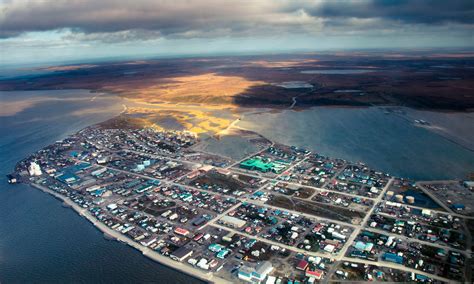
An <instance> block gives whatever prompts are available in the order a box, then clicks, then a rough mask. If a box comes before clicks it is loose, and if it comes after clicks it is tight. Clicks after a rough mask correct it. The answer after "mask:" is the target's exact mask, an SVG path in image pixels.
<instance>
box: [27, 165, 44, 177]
mask: <svg viewBox="0 0 474 284" xmlns="http://www.w3.org/2000/svg"><path fill="white" fill-rule="evenodd" d="M28 173H29V174H30V176H40V175H42V174H43V173H42V172H41V168H40V166H39V165H38V164H37V163H36V162H31V164H30V166H29V167H28Z"/></svg>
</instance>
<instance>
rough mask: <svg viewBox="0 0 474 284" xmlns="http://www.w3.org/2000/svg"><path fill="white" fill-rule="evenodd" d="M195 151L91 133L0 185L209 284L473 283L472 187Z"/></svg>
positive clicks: (266, 156)
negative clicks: (44, 200) (60, 205)
mask: <svg viewBox="0 0 474 284" xmlns="http://www.w3.org/2000/svg"><path fill="white" fill-rule="evenodd" d="M197 143H199V138H198V137H197V136H196V135H194V134H193V133H190V132H186V131H183V132H178V131H156V130H153V129H149V128H133V127H131V128H127V127H123V128H113V127H105V126H103V125H96V126H92V127H88V128H85V129H84V130H81V131H79V132H78V133H76V134H74V135H72V136H70V137H68V138H66V139H64V140H62V141H57V142H56V143H55V144H53V145H50V146H48V147H46V148H44V149H42V150H40V151H38V152H36V153H34V154H33V155H31V156H30V157H28V158H27V159H25V160H23V161H21V162H19V163H18V165H17V167H16V169H15V172H14V173H12V174H11V175H9V176H8V177H9V182H10V183H17V182H24V183H28V184H31V185H32V186H34V187H37V188H39V189H41V190H43V191H45V192H48V193H50V194H52V195H54V196H56V197H57V198H59V199H61V200H63V201H64V204H65V205H67V206H69V207H71V208H73V209H74V210H76V211H78V213H80V214H81V215H82V216H85V217H86V218H87V219H88V220H89V221H91V222H93V223H94V224H95V225H96V226H97V227H98V228H99V229H100V230H102V231H103V232H104V235H105V236H106V237H107V238H109V239H115V240H120V241H122V242H124V243H127V244H129V245H131V246H132V247H134V248H136V249H138V250H140V251H142V252H143V254H144V255H146V256H147V257H150V258H152V259H154V260H156V261H158V262H160V263H163V264H166V265H169V266H172V267H173V268H175V269H178V270H182V271H184V272H186V273H189V274H191V275H193V276H195V277H197V278H200V279H202V280H205V281H208V282H215V283H226V282H241V283H295V284H296V283H314V282H323V283H327V282H338V281H377V282H381V281H388V282H430V283H448V282H470V281H471V279H472V278H471V277H472V275H471V268H470V259H471V257H472V256H471V246H472V236H471V231H472V230H473V229H472V227H473V225H472V219H473V217H472V211H471V210H472V208H474V207H473V205H474V201H473V200H474V198H473V197H472V195H473V183H472V182H469V181H466V182H462V181H451V182H443V183H430V182H415V181H411V180H406V179H402V178H397V177H392V176H390V175H388V174H385V173H383V172H380V171H376V170H373V169H370V168H369V167H368V166H367V165H365V164H362V163H353V162H350V161H345V160H342V159H337V158H329V157H325V156H323V155H320V154H318V153H313V152H310V151H308V150H305V149H301V148H298V147H294V146H287V145H281V144H276V143H264V142H262V141H257V142H255V143H257V145H256V147H257V148H258V149H259V151H258V152H256V153H252V154H251V155H249V156H247V157H245V158H244V159H242V160H232V159H230V158H227V157H221V156H219V155H215V154H212V153H204V152H199V151H195V150H193V146H194V145H195V144H197ZM452 192H455V194H453V193H452ZM448 195H449V196H448ZM460 196H461V198H460Z"/></svg>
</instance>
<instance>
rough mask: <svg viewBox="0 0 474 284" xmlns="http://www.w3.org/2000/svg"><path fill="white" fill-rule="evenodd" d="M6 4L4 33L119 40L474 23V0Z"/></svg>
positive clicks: (0, 33)
mask: <svg viewBox="0 0 474 284" xmlns="http://www.w3.org/2000/svg"><path fill="white" fill-rule="evenodd" d="M0 1H1V0H0ZM1 3H2V2H0V7H1V15H0V38H2V37H3V38H6V37H13V36H16V35H19V34H22V33H24V32H30V31H49V30H58V29H70V30H72V31H73V33H74V35H72V36H70V38H75V39H80V40H101V39H102V40H103V41H105V42H114V41H130V40H137V39H145V40H148V39H151V38H156V37H175V38H205V37H222V36H252V35H253V36H261V35H278V34H281V35H284V34H293V33H307V34H310V35H311V34H315V33H325V32H326V33H331V34H332V35H334V34H348V33H349V34H350V33H351V32H358V31H366V32H368V33H370V32H371V31H374V30H387V29H393V30H397V29H398V30H399V31H403V32H406V31H407V30H410V29H411V28H412V27H413V26H416V25H426V24H431V25H434V24H436V25H440V26H442V25H445V24H453V23H454V24H461V25H468V27H464V29H471V28H472V24H474V14H473V13H474V0H398V1H397V0H394V1H389V0H367V1H364V0H354V1H344V0H336V1H330V0H328V1H310V0H302V1H300V0H257V1H254V0H243V1H226V0H222V1H221V0H135V1H130V0H99V1H97V0H71V1H66V0H36V1H26V0H11V1H6V2H3V4H1ZM357 20H359V21H357ZM364 20H373V21H364ZM374 21H376V22H374ZM374 23H376V24H374Z"/></svg>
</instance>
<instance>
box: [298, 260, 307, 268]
mask: <svg viewBox="0 0 474 284" xmlns="http://www.w3.org/2000/svg"><path fill="white" fill-rule="evenodd" d="M306 267H308V262H307V261H306V260H300V262H298V265H297V266H296V269H299V270H305V269H306Z"/></svg>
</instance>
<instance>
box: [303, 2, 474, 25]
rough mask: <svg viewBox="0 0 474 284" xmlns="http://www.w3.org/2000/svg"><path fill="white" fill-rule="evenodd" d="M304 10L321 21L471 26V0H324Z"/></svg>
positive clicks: (473, 19)
mask: <svg viewBox="0 0 474 284" xmlns="http://www.w3.org/2000/svg"><path fill="white" fill-rule="evenodd" d="M294 8H296V9H298V7H294ZM306 11H307V12H308V13H309V14H310V15H312V16H316V17H325V18H334V17H343V18H348V17H354V18H362V19H366V18H382V19H387V20H395V21H401V22H406V23H419V24H436V23H438V24H440V23H446V22H452V23H467V24H472V23H474V1H473V0H371V1H363V0H360V1H344V0H342V1H326V2H324V3H322V4H321V5H314V6H312V7H307V8H306Z"/></svg>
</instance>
